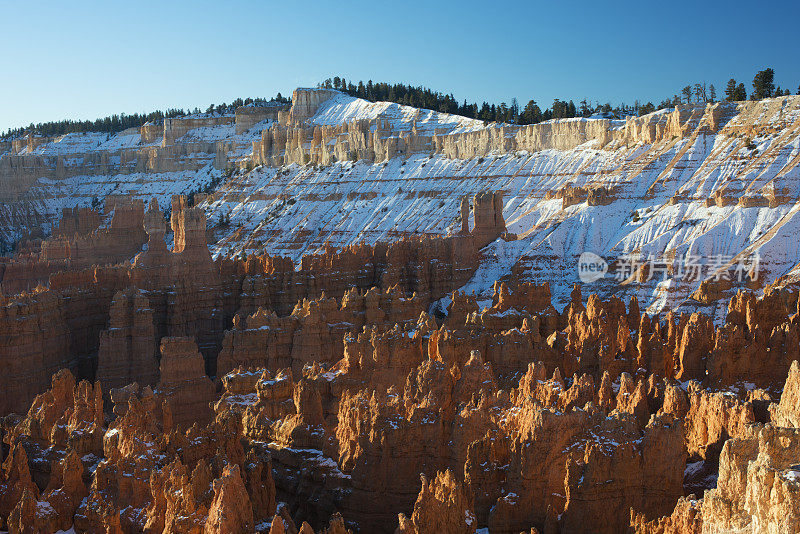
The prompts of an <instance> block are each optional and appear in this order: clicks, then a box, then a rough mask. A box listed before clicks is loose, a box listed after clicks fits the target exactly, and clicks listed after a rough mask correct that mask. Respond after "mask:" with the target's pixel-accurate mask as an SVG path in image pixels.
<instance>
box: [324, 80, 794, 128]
mask: <svg viewBox="0 0 800 534" xmlns="http://www.w3.org/2000/svg"><path fill="white" fill-rule="evenodd" d="M774 76H775V72H774V71H773V69H771V68H768V69H764V70H762V71H759V72H758V73H756V75H755V76H754V77H753V82H752V85H753V91H752V93H751V94H750V99H751V100H761V99H763V98H770V97H774V96H784V95H789V94H791V93H790V92H789V90H788V89H781V88H780V87H776V86H775V85H774ZM318 87H323V88H328V89H337V90H339V91H342V92H344V93H347V94H349V95H351V96H355V97H358V98H363V99H365V100H369V101H372V102H377V101H386V102H395V103H397V104H402V105H407V106H413V107H418V108H425V109H432V110H434V111H439V112H442V113H452V114H454V115H461V116H464V117H469V118H472V119H479V120H483V121H484V122H486V123H488V122H493V121H494V122H506V123H511V124H536V123H538V122H542V121H546V120H550V119H564V118H572V117H589V116H591V115H596V114H602V115H606V116H617V117H625V116H630V115H636V116H641V115H646V114H647V113H652V112H654V111H656V110H659V109H665V108H672V107H675V105H677V104H703V103H709V102H716V101H717V90H716V88H715V87H714V85H713V84H710V85H706V83H704V82H703V83H695V84H690V85H686V86H685V87H683V89H681V91H680V93H676V94H675V95H673V96H672V97H670V98H666V99H664V100H662V101H661V102H660V103H659V104H658V105H657V106H656V105H655V104H653V103H652V102H647V103H642V102H640V101H638V100H637V101H635V102H634V103H633V105H628V104H625V103H622V104H620V105H618V106H616V107H614V106H612V105H611V104H610V103H606V104H600V103H599V102H595V103H594V104H592V103H590V102H589V101H588V100H586V99H584V100H582V101H581V102H579V103H578V105H576V104H575V102H574V101H572V100H569V101H567V100H561V99H558V98H557V99H555V100H554V101H553V105H552V106H551V107H549V108H546V109H544V110H543V109H541V107H540V106H539V104H538V103H537V102H536V101H535V100H529V101H528V103H527V104H525V106H524V107H522V108H520V106H519V103H518V101H517V99H516V98H512V99H511V103H510V104H507V103H505V102H501V103H500V104H499V105H496V104H489V103H488V102H483V103H481V105H478V104H477V103H468V102H467V101H466V100H464V101H463V102H462V103H460V104H459V102H458V100H456V98H455V96H453V94H452V93H449V94H448V93H440V92H438V91H433V90H431V89H429V88H427V87H423V86H413V85H406V84H403V83H395V84H389V83H385V82H373V81H372V80H369V81H367V82H366V83H364V82H363V81H359V82H358V83H353V82H349V81H347V79H345V78H344V77H339V76H335V77H333V78H328V79H327V80H325V81H323V82H322V83H320V84H318ZM797 94H798V95H800V87H798V89H797ZM747 98H748V95H747V91H746V89H745V86H744V83H740V82H737V81H736V80H734V79H733V78H731V79H730V80H729V81H728V84H727V86H726V89H725V100H727V101H739V100H747Z"/></svg>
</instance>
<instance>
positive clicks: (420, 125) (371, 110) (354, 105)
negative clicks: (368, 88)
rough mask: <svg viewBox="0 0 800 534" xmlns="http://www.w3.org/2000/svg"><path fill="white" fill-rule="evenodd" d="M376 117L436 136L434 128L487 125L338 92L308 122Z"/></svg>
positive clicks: (320, 123) (447, 131)
mask: <svg viewBox="0 0 800 534" xmlns="http://www.w3.org/2000/svg"><path fill="white" fill-rule="evenodd" d="M376 119H387V120H388V121H389V124H390V126H391V129H392V131H394V132H400V131H411V129H412V127H414V126H416V128H417V130H418V131H420V132H422V133H426V134H428V135H433V133H434V131H438V132H439V133H441V134H451V133H462V132H473V131H476V130H480V129H482V128H484V127H485V126H484V124H483V121H480V120H477V119H470V118H467V117H462V116H460V115H451V114H448V113H440V112H438V111H431V110H429V109H419V108H414V107H411V106H403V105H400V104H395V103H393V102H369V101H367V100H363V99H360V98H355V97H352V96H349V95H346V94H344V93H338V92H337V93H336V94H335V96H333V97H332V98H330V99H329V100H326V101H325V102H323V103H322V104H321V105H320V106H319V108H318V109H317V111H316V113H315V114H314V115H313V116H312V117H311V118H310V119H309V123H310V124H313V125H316V126H335V125H340V124H345V123H347V122H350V121H354V120H376Z"/></svg>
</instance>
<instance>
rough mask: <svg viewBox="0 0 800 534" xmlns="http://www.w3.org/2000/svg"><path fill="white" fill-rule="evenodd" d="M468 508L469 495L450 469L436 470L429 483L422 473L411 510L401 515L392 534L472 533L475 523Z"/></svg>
mask: <svg viewBox="0 0 800 534" xmlns="http://www.w3.org/2000/svg"><path fill="white" fill-rule="evenodd" d="M470 508H471V506H470V503H469V498H468V497H467V496H466V495H465V494H464V492H463V491H462V489H461V484H459V483H458V481H456V479H455V476H454V475H453V473H452V472H451V471H449V470H448V471H445V472H444V473H437V474H436V478H435V479H433V480H431V481H430V482H428V479H427V478H425V476H424V475H423V476H422V489H420V490H419V496H418V497H417V502H416V503H414V513H413V514H412V515H411V517H410V518H407V517H406V516H405V515H404V514H402V513H401V514H400V516H399V522H400V526H399V527H398V528H397V530H395V534H428V533H430V534H434V533H439V532H452V533H454V534H458V533H463V534H470V533H472V532H475V526H476V519H475V515H474V514H473V513H472V511H471V509H470Z"/></svg>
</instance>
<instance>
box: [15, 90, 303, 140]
mask: <svg viewBox="0 0 800 534" xmlns="http://www.w3.org/2000/svg"><path fill="white" fill-rule="evenodd" d="M270 102H273V103H280V104H288V103H289V102H291V100H290V99H288V98H285V97H283V96H281V94H280V93H278V94H277V96H275V97H273V98H271V99H269V100H267V99H265V98H245V99H242V98H237V99H236V100H234V101H233V102H231V103H230V104H227V103H224V102H223V103H222V104H218V105H215V104H211V105H210V106H208V108H206V110H205V112H206V113H208V114H210V115H225V114H228V113H233V112H234V111H235V110H236V108H238V107H239V106H247V105H250V104H253V105H256V106H258V105H265V104H267V103H270ZM199 113H201V110H200V108H194V109H193V110H189V109H187V110H183V109H167V110H166V111H153V112H151V113H134V114H133V115H126V114H125V113H121V114H119V115H111V116H110V117H103V118H101V119H95V120H93V121H91V120H84V121H73V120H62V121H51V122H40V123H39V124H33V123H31V124H30V125H29V126H25V127H22V128H12V129H9V130H8V131H7V132H5V133H3V134H2V135H0V139H13V138H16V137H21V136H24V135H26V134H28V133H34V134H38V135H44V136H47V137H52V136H56V135H64V134H67V133H74V132H106V133H117V132H121V131H122V130H127V129H128V128H135V127H139V126H142V125H143V124H145V123H148V122H154V123H156V124H161V123H163V121H164V119H171V118H174V117H185V116H187V115H192V114H199Z"/></svg>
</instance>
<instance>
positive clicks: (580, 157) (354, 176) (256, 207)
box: [0, 91, 800, 387]
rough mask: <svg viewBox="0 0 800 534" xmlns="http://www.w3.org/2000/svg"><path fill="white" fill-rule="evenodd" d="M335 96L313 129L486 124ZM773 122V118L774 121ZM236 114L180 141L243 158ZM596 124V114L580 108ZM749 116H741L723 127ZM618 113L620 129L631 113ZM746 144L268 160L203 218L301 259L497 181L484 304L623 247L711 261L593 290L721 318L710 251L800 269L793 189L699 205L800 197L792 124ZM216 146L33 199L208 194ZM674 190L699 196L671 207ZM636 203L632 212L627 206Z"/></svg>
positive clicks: (420, 228)
mask: <svg viewBox="0 0 800 534" xmlns="http://www.w3.org/2000/svg"><path fill="white" fill-rule="evenodd" d="M331 93H332V94H333V96H332V98H330V99H328V100H327V101H325V102H323V103H322V104H321V105H320V107H319V108H318V110H317V112H316V113H315V114H314V115H313V116H312V117H311V118H310V119H309V124H312V125H333V124H341V123H343V122H347V121H352V120H367V119H370V120H371V119H375V118H382V119H386V120H388V121H389V123H390V126H391V132H387V133H386V135H398V134H399V133H400V132H403V131H410V130H411V129H412V128H413V127H416V128H417V130H419V131H420V132H422V133H427V134H433V133H434V132H436V133H437V134H445V133H460V132H473V131H480V130H482V129H484V128H486V127H485V126H484V125H483V122H482V121H477V120H474V119H468V118H464V117H458V116H454V115H448V114H444V113H438V112H434V111H430V110H417V109H415V108H411V107H408V106H402V105H398V104H393V103H387V102H368V101H365V100H361V99H358V98H354V97H351V96H348V95H345V94H342V93H339V92H335V91H332V92H331ZM776 102H777V103H778V104H780V105H781V106H783V108H786V110H783V108H781V109H782V110H783V111H782V113H783V115H782V116H781V118H780V120H781V121H784V122H783V123H782V124H791V122H792V121H796V120H798V118H799V117H800V111H798V110H797V109H794V108H791V106H789V105H788V104H787V102H789V100H784V101H774V102H773V101H765V103H764V104H763V110H762V111H760V112H761V113H762V114H764V113H766V112H767V110H768V109H772V108H771V107H770V106H772V107H774V106H775V105H776ZM756 111H758V110H756ZM667 113H669V111H667V110H663V111H660V112H657V113H655V114H654V118H655V119H656V120H658V121H662V120H663V119H665V118H666V114H667ZM764 117H765V118H764V121H765V122H767V123H776V121H777V120H778V119H777V118H776V117H767V116H766V115H765V116H764ZM198 118H199V117H198ZM229 119H230V117H227V118H226V117H223V118H222V119H220V121H219V124H217V125H214V126H204V127H200V128H194V129H191V130H189V131H187V132H186V134H185V135H184V137H183V138H182V141H183V142H197V143H198V144H201V143H206V142H208V143H217V142H220V141H224V142H225V143H226V146H227V145H228V141H230V145H231V148H230V150H229V152H228V157H229V159H231V158H232V160H238V159H241V158H245V157H246V156H247V154H249V153H250V151H251V149H252V141H254V140H256V139H258V138H259V136H260V134H261V132H262V131H263V129H264V128H267V127H269V126H270V124H271V123H270V122H269V121H263V122H261V123H259V124H257V125H255V126H254V127H253V128H251V130H249V131H248V132H245V133H243V134H240V135H236V134H235V128H234V126H233V124H232V123H231V122H230V121H229ZM226 120H227V121H228V122H227V123H226ZM592 120H596V119H594V118H590V119H584V118H581V119H571V121H573V122H575V121H583V122H586V121H592ZM741 120H744V119H741V118H740V117H738V116H733V118H732V119H730V124H738V122H740V121H741ZM748 120H749V119H748ZM611 124H612V128H621V127H622V126H623V125H624V122H623V121H611ZM776 124H777V123H776ZM488 127H489V128H496V127H497V125H489V126H488ZM140 141H141V140H140V138H139V134H138V131H137V130H136V129H131V130H126V131H125V132H120V133H119V134H116V135H109V134H105V133H88V134H68V135H66V136H62V137H60V138H58V139H55V140H53V141H51V142H48V143H46V144H44V145H41V146H39V147H37V148H36V149H34V151H33V152H34V153H36V154H40V155H61V156H63V160H64V164H65V165H67V166H70V165H73V166H77V165H79V164H81V161H82V159H83V158H85V157H87V156H86V155H87V154H91V153H92V152H93V151H96V150H101V149H112V148H113V149H123V148H127V147H141V146H142V145H141V144H140ZM752 142H753V143H754V145H755V146H756V147H757V149H756V150H754V151H751V150H749V149H748V148H747V147H746V146H744V143H743V142H742V140H741V139H737V138H734V137H731V136H728V135H725V134H714V135H710V134H701V135H698V136H694V137H687V138H682V139H677V140H668V141H666V142H663V143H658V144H653V145H647V144H643V143H639V144H636V145H632V146H624V145H614V144H612V145H608V146H606V147H605V148H603V149H602V150H601V149H599V148H598V147H596V146H595V145H594V144H592V143H586V144H584V145H581V146H578V147H576V148H573V149H571V150H541V151H538V152H526V151H519V152H516V153H510V154H492V155H489V156H484V157H481V158H474V159H466V160H462V159H449V158H446V157H444V156H443V155H441V154H434V155H428V154H420V153H416V154H411V155H410V156H408V157H395V158H393V159H391V160H389V161H388V162H380V163H376V164H370V163H367V162H364V161H360V162H357V163H352V162H342V163H336V164H333V165H329V166H327V167H322V168H320V167H314V166H300V165H296V164H293V165H289V166H285V167H283V168H279V169H278V168H267V167H259V168H256V169H255V170H253V171H252V172H249V173H246V174H241V175H235V176H234V177H233V178H232V179H231V180H230V181H229V182H228V183H226V184H223V185H222V186H221V187H220V189H219V190H218V198H216V199H214V200H211V201H209V202H207V203H205V204H203V206H202V207H203V208H204V209H205V210H206V212H207V214H208V217H209V220H210V221H217V220H219V218H220V217H221V216H222V215H223V214H225V215H226V216H227V215H230V220H231V224H230V226H229V227H228V228H226V229H222V228H220V229H217V231H216V234H215V235H216V238H217V241H216V242H214V243H211V245H210V248H211V251H212V254H213V255H214V257H223V256H229V255H235V254H239V253H241V252H258V253H266V254H271V255H282V256H286V257H289V258H291V259H292V260H294V261H296V262H299V260H300V258H301V257H302V255H303V254H307V253H314V252H319V251H321V250H323V248H324V247H325V246H326V245H331V246H334V247H343V246H347V245H350V244H354V243H358V242H365V243H368V244H374V243H377V242H379V241H393V240H396V239H398V238H400V237H403V236H406V235H412V234H413V235H447V234H448V233H455V232H457V231H458V230H460V228H461V225H460V221H459V220H458V219H459V216H460V211H459V206H460V203H461V199H462V198H463V197H465V196H472V195H474V194H476V193H479V192H482V191H502V192H503V198H504V209H503V215H504V218H505V220H506V223H507V227H508V231H509V232H511V233H513V234H516V235H517V237H518V239H517V240H514V241H509V242H506V241H503V240H497V241H495V242H494V243H491V244H490V245H489V246H487V247H485V248H484V249H483V250H482V251H481V259H482V261H481V264H480V266H479V268H478V270H477V271H476V272H475V273H474V276H473V277H472V278H471V279H470V280H469V281H468V283H467V284H466V285H465V286H464V287H463V288H462V289H463V290H464V291H466V292H467V293H472V292H474V293H475V294H476V295H477V296H478V299H479V301H480V302H481V303H482V304H486V303H488V302H490V300H489V299H490V296H491V288H492V286H493V284H494V282H496V281H498V280H503V279H504V278H506V277H508V276H509V275H510V273H511V269H512V266H515V265H516V266H517V267H518V269H517V270H518V271H519V272H520V273H521V275H522V277H523V279H528V280H531V281H535V282H537V283H544V282H548V283H549V284H550V289H551V293H552V296H553V300H554V303H555V305H556V307H558V308H561V307H563V306H564V305H566V304H567V303H568V301H569V295H570V291H571V288H572V285H573V284H574V283H577V282H579V278H578V272H577V259H578V257H579V256H580V255H581V253H583V252H587V251H589V252H593V253H595V254H597V255H599V256H600V257H602V258H604V259H605V260H606V261H608V262H609V263H613V260H615V259H619V258H621V257H624V256H626V255H630V254H638V255H640V256H641V257H643V258H647V257H652V258H654V259H662V258H664V257H667V256H669V257H671V256H673V255H674V256H675V257H678V258H683V257H686V256H687V255H690V256H692V255H696V256H699V257H700V258H701V263H702V267H703V269H704V272H703V274H702V276H701V277H699V278H698V279H696V280H686V279H684V278H681V277H679V276H678V275H676V274H675V273H674V272H672V273H667V274H666V276H657V277H655V276H654V277H653V279H652V280H649V281H647V282H646V283H642V284H636V283H632V284H625V285H620V284H618V283H617V281H615V280H614V279H613V278H612V276H613V273H612V272H611V271H609V273H608V275H606V277H605V278H602V279H600V280H598V281H596V282H592V283H591V284H589V285H588V287H586V288H584V289H585V290H584V295H586V294H588V293H590V292H597V293H599V294H600V296H601V297H607V296H609V295H611V294H616V295H617V296H619V297H620V298H623V299H628V298H630V297H631V296H634V295H635V296H637V298H638V299H639V302H640V303H643V304H644V306H645V307H646V310H647V311H648V312H650V313H656V312H659V311H661V310H666V309H676V310H678V311H696V310H697V309H703V310H704V311H706V312H708V313H711V314H712V315H714V316H715V317H716V318H717V319H718V320H720V319H724V316H725V313H726V312H727V310H726V307H725V305H724V304H720V305H716V306H710V307H708V306H706V307H705V308H704V307H702V305H701V304H700V303H698V302H697V301H695V300H694V299H693V298H692V293H694V291H695V290H696V289H697V288H698V287H699V285H700V283H701V282H702V281H703V280H704V279H707V278H709V277H711V276H713V275H714V274H715V273H719V272H720V271H719V269H720V268H724V267H726V266H727V264H724V262H723V264H719V265H716V267H715V268H716V271H712V267H714V264H713V262H712V259H713V258H715V257H725V258H729V260H730V262H733V261H735V259H736V258H740V257H750V256H752V255H754V254H756V253H757V254H758V255H759V256H760V264H759V268H760V270H759V277H761V278H762V279H763V280H764V281H766V282H771V281H774V280H775V279H777V278H778V277H780V276H782V275H784V274H786V275H788V276H790V277H795V278H800V241H798V240H797V239H796V236H797V234H798V232H800V203H797V202H796V201H795V200H790V201H789V202H788V203H784V204H776V205H774V206H773V207H769V206H767V205H763V203H762V204H760V205H757V206H753V207H747V208H745V207H742V206H737V205H735V204H733V205H726V206H717V205H715V204H713V203H712V205H710V206H709V205H706V204H707V202H706V201H705V199H710V198H712V197H713V195H714V194H715V193H716V192H726V193H727V194H730V195H733V196H734V197H737V198H738V197H748V196H749V197H759V198H761V197H763V196H764V195H767V196H768V195H770V194H773V193H776V194H777V193H782V194H783V195H785V196H786V197H788V198H790V199H797V198H798V197H800V167H798V158H799V157H800V133H798V131H797V129H794V130H792V129H791V128H785V129H784V134H782V135H779V136H773V135H764V136H754V137H753V139H752ZM117 157H119V156H117ZM215 157H216V154H215V153H211V152H208V153H206V152H197V153H193V154H192V155H191V158H193V160H194V163H195V164H196V168H198V170H194V171H181V172H161V173H153V172H151V173H138V172H130V173H128V174H116V175H88V176H87V175H82V176H75V177H73V178H68V179H65V180H58V181H56V180H48V179H45V178H41V179H40V180H39V181H38V183H37V184H36V185H35V186H34V187H33V188H32V190H31V191H30V195H29V196H30V203H31V206H32V208H33V209H34V210H35V211H37V212H39V213H41V214H43V215H44V217H45V218H46V219H55V218H57V217H58V214H59V213H60V211H61V209H62V208H64V207H72V206H75V205H81V206H88V205H90V203H91V201H92V199H93V198H94V197H97V198H103V197H104V196H107V195H109V194H117V193H130V194H133V195H134V196H137V197H139V198H143V199H145V200H149V199H150V198H151V197H155V198H156V199H157V200H158V202H159V204H160V206H161V207H162V208H165V207H166V206H167V205H168V203H169V200H170V197H171V196H172V195H173V194H178V193H186V192H189V191H192V190H202V189H203V188H204V187H205V185H206V184H208V183H209V182H210V181H211V180H212V179H214V178H219V177H220V176H221V171H220V170H218V169H215V168H214V167H213V161H214V159H215ZM567 185H573V186H580V187H594V186H598V185H602V186H605V187H607V188H610V190H611V191H612V195H613V196H614V198H615V200H614V201H613V202H612V203H611V204H608V205H591V206H590V205H589V204H588V202H586V201H584V202H581V203H579V204H575V205H572V206H569V207H567V208H566V209H562V201H561V200H560V199H558V198H545V194H546V193H548V192H552V191H557V190H559V189H560V188H563V187H564V186H567ZM673 197H675V198H679V199H682V198H694V200H679V201H677V202H671V199H673ZM634 212H636V213H637V214H638V216H639V219H638V220H637V221H634V220H633V219H632V217H631V214H632V213H634ZM15 217H18V215H17V214H15V213H14V212H13V211H12V207H11V206H9V205H0V218H2V219H4V220H12V219H14V218H15ZM471 226H472V221H470V227H471ZM0 233H4V234H5V237H8V235H7V234H9V233H13V230H12V229H8V228H2V229H0ZM764 285H766V284H764ZM442 304H445V303H444V302H443V303H442ZM745 387H747V386H745Z"/></svg>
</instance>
